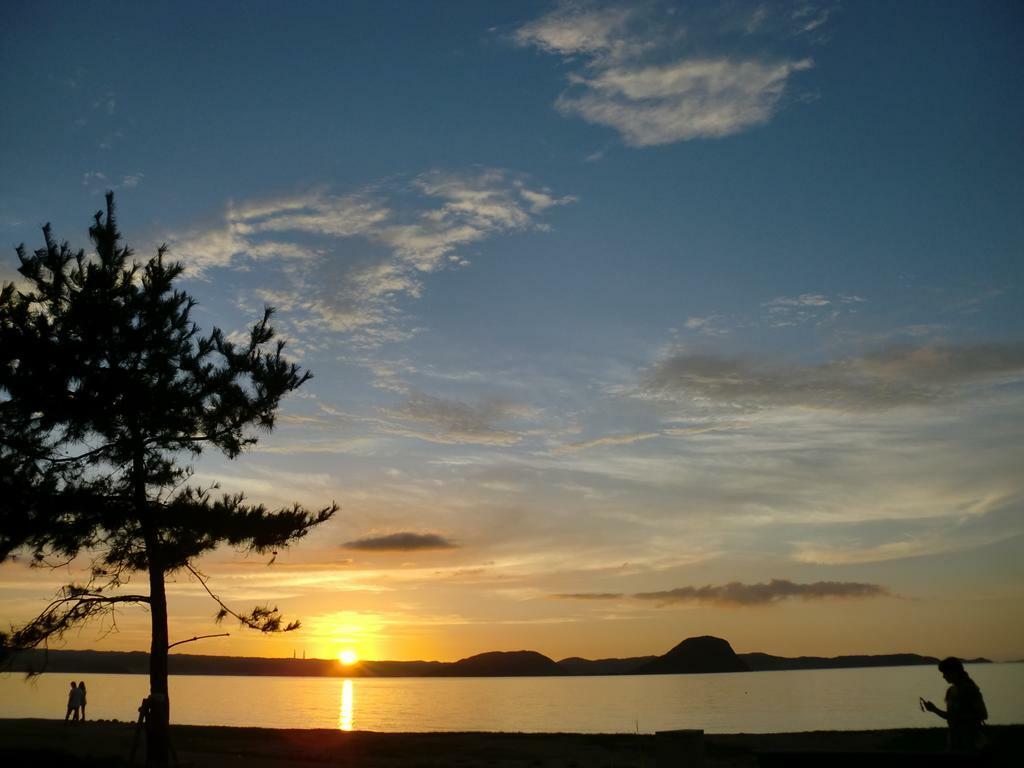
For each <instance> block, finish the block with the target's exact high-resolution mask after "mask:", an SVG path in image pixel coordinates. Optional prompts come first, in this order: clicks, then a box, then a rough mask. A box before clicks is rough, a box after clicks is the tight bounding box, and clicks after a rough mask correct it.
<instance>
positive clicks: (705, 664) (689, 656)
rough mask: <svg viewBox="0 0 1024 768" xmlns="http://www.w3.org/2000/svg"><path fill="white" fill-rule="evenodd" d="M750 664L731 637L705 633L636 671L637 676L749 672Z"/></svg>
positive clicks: (686, 641) (687, 640) (682, 643)
mask: <svg viewBox="0 0 1024 768" xmlns="http://www.w3.org/2000/svg"><path fill="white" fill-rule="evenodd" d="M749 671H750V667H748V666H747V664H746V662H744V661H743V659H741V658H740V657H739V656H737V655H736V652H735V651H734V650H733V649H732V646H731V645H729V641H728V640H723V639H722V638H720V637H712V636H711V635H704V636H702V637H688V638H687V639H686V640H683V642H681V643H680V644H679V645H677V646H676V647H675V648H673V649H672V650H671V651H669V652H668V653H666V654H665V655H664V656H659V657H658V658H656V659H654V660H653V661H649V662H647V663H646V664H643V665H641V666H639V667H637V668H636V669H635V670H633V674H635V675H688V674H695V673H701V672H749Z"/></svg>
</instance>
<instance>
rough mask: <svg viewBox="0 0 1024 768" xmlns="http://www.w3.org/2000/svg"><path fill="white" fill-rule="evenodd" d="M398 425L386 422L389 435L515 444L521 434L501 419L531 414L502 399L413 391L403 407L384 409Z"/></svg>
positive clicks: (385, 427)
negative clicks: (474, 399)
mask: <svg viewBox="0 0 1024 768" xmlns="http://www.w3.org/2000/svg"><path fill="white" fill-rule="evenodd" d="M382 413H383V414H384V416H385V417H387V418H389V419H392V420H393V421H397V422H399V424H390V425H388V424H385V425H384V426H383V430H384V431H385V432H388V433H390V434H397V435H404V436H407V437H415V438H418V439H421V440H427V441H429V442H434V443H475V444H480V445H513V444H515V443H518V442H519V441H520V440H521V439H522V435H521V434H520V433H518V432H513V431H510V430H507V429H502V428H501V427H500V426H499V422H501V421H502V420H505V419H509V418H515V417H522V416H528V415H530V412H529V410H528V409H524V408H523V407H522V406H517V405H515V404H513V403H508V402H505V401H502V400H484V401H481V402H478V403H465V402H462V401H461V400H449V399H445V398H440V397H431V396H430V395H425V394H422V393H414V394H413V395H411V396H410V397H409V399H408V400H407V401H406V402H405V403H404V405H402V406H401V407H400V408H394V409H382Z"/></svg>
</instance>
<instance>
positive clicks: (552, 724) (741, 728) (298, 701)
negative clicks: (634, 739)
mask: <svg viewBox="0 0 1024 768" xmlns="http://www.w3.org/2000/svg"><path fill="white" fill-rule="evenodd" d="M968 671H969V673H970V675H971V676H972V677H973V678H974V680H975V681H976V682H977V683H978V685H979V686H980V687H981V690H982V693H983V694H984V696H985V701H986V703H987V705H988V711H989V714H990V719H989V722H990V723H993V724H1007V723H1024V664H978V665H969V666H968ZM71 680H85V681H86V687H87V689H88V709H87V716H88V717H89V718H90V719H118V720H135V719H136V717H137V708H138V705H139V702H140V701H141V700H142V698H143V697H144V696H145V695H146V690H147V688H148V685H149V679H148V678H147V677H146V676H145V675H104V674H86V673H74V674H72V673H64V674H52V673H51V674H44V675H40V676H39V677H37V678H35V679H32V680H27V681H26V680H25V678H24V676H23V675H18V674H5V675H0V717H46V718H63V717H64V712H65V708H66V703H67V693H68V688H69V684H70V682H71ZM945 689H946V684H945V682H944V681H943V679H942V677H941V675H940V674H939V672H938V670H936V669H935V668H934V667H932V666H914V667H882V668H865V669H821V670H801V671H786V672H740V673H733V674H708V675H621V676H609V677H488V678H358V677H356V678H340V677H339V678H323V677H318V678H301V677H231V676H205V675H202V676H200V675H194V676H193V675H173V676H171V678H170V690H171V720H172V722H175V723H183V724H194V725H234V726H257V727H261V728H337V729H341V730H368V731H522V732H558V731H565V732H579V733H621V732H640V733H651V732H654V731H658V730H669V729H675V728H702V729H704V730H705V731H706V732H708V733H741V732H747V733H772V732H785V731H809V730H860V729H875V728H921V727H928V726H932V727H935V726H941V725H943V723H942V721H941V720H940V719H939V718H938V717H936V716H934V715H930V714H927V713H924V712H921V711H920V708H919V706H918V697H919V696H923V697H924V698H926V699H931V700H933V701H935V702H936V703H937V704H939V706H943V705H942V700H943V695H944V692H945Z"/></svg>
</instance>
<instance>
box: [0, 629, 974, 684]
mask: <svg viewBox="0 0 1024 768" xmlns="http://www.w3.org/2000/svg"><path fill="white" fill-rule="evenodd" d="M938 661H939V660H938V659H937V658H935V657H933V656H922V655H920V654H916V653H891V654H874V655H854V656H834V657H824V656H799V657H795V658H791V657H785V656H773V655H771V654H767V653H736V652H735V651H734V650H733V649H732V646H731V645H730V644H729V642H728V641H727V640H723V639H721V638H718V637H711V636H708V635H704V636H701V637H690V638H687V639H686V640H683V642H681V643H679V645H677V646H675V647H674V648H672V649H671V650H670V651H668V652H667V653H665V654H663V655H661V656H637V657H632V658H625V659H595V660H592V659H583V658H579V657H570V658H566V659H562V660H561V661H555V660H554V659H551V658H549V657H547V656H545V655H543V654H541V653H538V652H537V651H490V652H487V653H480V654H477V655H475V656H469V657H467V658H465V659H460V660H459V661H453V662H443V661H360V662H356V663H354V664H351V665H347V666H342V665H341V664H339V662H338V661H337V660H336V659H295V658H291V659H289V658H284V659H273V658H259V657H248V656H204V655H192V654H171V656H170V659H169V662H170V674H172V675H251V676H274V677H539V676H552V677H553V676H580V675H658V674H707V673H721V672H770V671H780V670H800V669H850V668H857V667H899V666H918V665H933V664H937V663H938ZM964 661H965V662H966V663H969V664H988V663H991V661H990V660H989V659H984V658H977V659H965V660H964ZM0 671H2V672H26V673H32V672H86V673H92V674H96V673H108V674H139V675H141V674H148V672H149V654H148V653H145V652H143V651H58V650H44V649H33V650H29V651H22V652H19V653H16V654H14V655H12V656H11V657H10V658H8V659H7V660H6V661H5V662H4V663H3V664H2V665H0Z"/></svg>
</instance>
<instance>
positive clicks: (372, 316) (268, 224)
mask: <svg viewBox="0 0 1024 768" xmlns="http://www.w3.org/2000/svg"><path fill="white" fill-rule="evenodd" d="M574 200H575V198H574V197H572V196H557V195H555V194H554V193H553V192H552V191H551V190H550V189H547V188H546V187H538V186H533V185H531V184H529V183H528V181H527V180H526V179H525V178H524V177H522V176H521V175H518V174H514V173H511V172H508V171H504V170H498V169H477V170H474V171H472V172H468V173H446V172H441V171H431V172H429V173H425V174H422V175H420V176H418V177H416V178H414V179H412V180H411V181H410V182H408V183H404V184H399V183H392V184H390V185H384V184H382V185H377V186H375V187H371V188H367V189H365V190H363V191H361V192H358V193H355V194H349V195H334V194H331V193H329V192H327V191H325V190H313V191H311V192H307V193H304V194H300V195H292V196H288V197H281V198H277V199H270V200H253V201H244V202H240V203H231V204H229V205H228V206H227V209H226V210H225V212H224V216H223V221H221V222H219V223H218V224H216V225H215V226H212V227H206V228H202V229H198V230H195V231H192V232H188V233H184V234H182V235H179V236H176V237H173V236H172V237H169V238H168V240H169V242H170V243H171V246H172V255H173V256H174V257H176V258H178V259H180V260H182V261H183V262H184V264H185V266H186V269H187V274H188V275H189V276H190V277H193V278H202V277H204V276H205V275H206V273H208V272H209V270H211V269H217V268H226V267H230V268H234V269H245V268H247V267H248V266H249V265H251V264H252V263H253V262H255V261H260V262H266V263H270V264H272V265H276V266H277V267H278V268H279V269H280V270H281V272H282V277H283V278H284V280H285V287H275V288H274V289H272V290H268V289H264V290H262V291H261V292H260V295H261V298H263V299H264V300H271V301H273V303H274V304H276V305H277V306H279V307H280V308H282V309H283V310H285V311H288V312H295V313H297V315H296V316H295V317H292V318H290V321H291V322H292V323H293V324H294V326H295V327H296V328H298V329H301V330H303V331H304V332H307V333H308V332H311V331H315V330H318V329H319V330H326V331H338V332H343V333H349V334H354V335H355V336H356V337H357V338H355V339H354V341H356V342H357V343H358V342H362V343H364V344H376V343H380V342H382V341H388V340H397V339H402V338H408V337H409V336H410V335H411V334H413V333H415V329H409V328H404V327H402V325H401V323H400V322H399V320H400V315H401V311H400V307H399V303H400V301H402V300H409V299H417V298H419V297H420V296H421V293H422V290H423V284H422V279H421V278H422V276H423V275H425V274H427V273H431V272H436V271H439V270H442V269H444V268H460V267H466V266H469V264H470V262H469V261H468V260H467V259H465V258H464V257H463V256H462V255H461V254H460V253H459V251H460V249H462V248H464V247H465V246H467V245H470V244H473V243H478V242H482V241H484V240H486V239H489V238H492V237H496V236H499V235H503V234H511V233H515V232H524V231H528V230H531V229H534V230H539V229H544V228H545V224H544V222H542V221H541V220H540V218H539V217H540V216H541V215H542V214H544V213H545V212H546V211H548V210H549V209H551V208H553V207H556V206H561V205H567V204H569V203H571V202H573V201H574ZM353 253H354V254H357V255H355V256H353V255H352V254H353Z"/></svg>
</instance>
